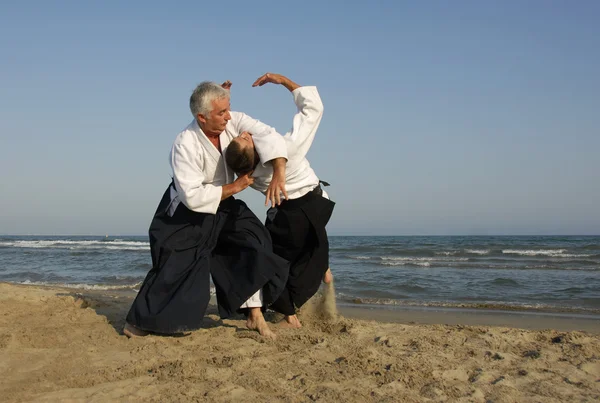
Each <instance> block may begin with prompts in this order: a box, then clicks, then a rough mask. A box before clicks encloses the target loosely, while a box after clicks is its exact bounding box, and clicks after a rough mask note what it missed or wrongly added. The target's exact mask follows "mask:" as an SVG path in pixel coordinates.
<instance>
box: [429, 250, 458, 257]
mask: <svg viewBox="0 0 600 403" xmlns="http://www.w3.org/2000/svg"><path fill="white" fill-rule="evenodd" d="M458 252H459V251H457V250H445V251H441V252H435V254H436V255H444V256H452V255H456V254H457V253H458Z"/></svg>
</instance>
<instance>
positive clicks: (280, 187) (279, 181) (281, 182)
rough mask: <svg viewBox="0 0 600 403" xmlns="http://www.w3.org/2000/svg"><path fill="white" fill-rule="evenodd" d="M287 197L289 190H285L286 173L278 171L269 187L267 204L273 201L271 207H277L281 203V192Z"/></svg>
mask: <svg viewBox="0 0 600 403" xmlns="http://www.w3.org/2000/svg"><path fill="white" fill-rule="evenodd" d="M282 193H283V197H285V198H286V199H287V197H288V195H287V191H286V190H285V174H283V175H282V174H280V173H277V172H274V173H273V178H272V179H271V183H270V184H269V187H268V188H267V198H266V199H265V206H268V205H269V201H271V207H275V206H278V205H280V204H281V194H282Z"/></svg>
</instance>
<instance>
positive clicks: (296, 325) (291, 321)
mask: <svg viewBox="0 0 600 403" xmlns="http://www.w3.org/2000/svg"><path fill="white" fill-rule="evenodd" d="M281 324H282V325H283V326H285V327H291V328H292V329H300V328H301V327H302V323H300V320H299V319H298V317H297V316H296V315H285V318H283V319H282V320H281Z"/></svg>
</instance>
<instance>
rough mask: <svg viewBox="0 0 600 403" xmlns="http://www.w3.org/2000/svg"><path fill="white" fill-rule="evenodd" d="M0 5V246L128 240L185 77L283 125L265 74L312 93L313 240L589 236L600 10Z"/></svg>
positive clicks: (259, 209)
mask: <svg viewBox="0 0 600 403" xmlns="http://www.w3.org/2000/svg"><path fill="white" fill-rule="evenodd" d="M13 3H14V4H12V5H9V4H6V2H5V3H3V4H2V5H0V52H1V55H2V60H3V61H2V63H0V88H1V91H0V187H1V189H2V192H1V194H2V196H1V198H0V233H3V234H144V233H146V231H147V228H148V225H149V222H150V219H151V217H152V214H153V213H154V210H155V208H156V205H157V204H158V201H159V199H160V197H161V195H162V192H163V191H164V189H165V187H166V186H167V184H168V183H169V180H170V177H169V175H170V167H169V164H168V154H169V150H170V147H171V144H172V141H173V139H174V138H175V136H176V135H177V133H178V132H179V131H180V130H182V129H183V128H184V127H185V126H186V125H187V124H188V123H189V122H190V121H191V118H192V116H191V114H190V112H189V109H188V99H189V95H190V93H191V91H192V90H193V88H194V87H195V85H196V84H198V83H199V82H200V81H204V80H213V81H219V82H220V81H225V80H231V81H232V82H233V88H232V107H233V109H234V110H239V111H243V112H246V113H248V114H249V115H251V116H253V117H255V118H258V119H260V120H262V121H264V122H265V123H268V124H270V125H272V126H274V127H276V128H277V129H278V131H279V132H280V133H282V134H283V133H285V132H286V131H287V130H288V129H289V128H290V126H291V119H292V116H293V114H294V112H295V107H294V104H293V102H292V99H291V96H290V95H289V93H287V91H286V90H285V89H283V88H279V87H275V86H274V87H263V88H251V83H252V82H253V81H254V79H255V78H256V77H258V76H259V75H261V74H263V73H265V72H267V71H272V72H277V73H282V74H285V75H288V76H289V77H291V78H292V79H293V80H295V81H297V82H299V83H300V84H305V85H316V86H317V87H318V88H319V91H320V93H321V97H322V99H323V102H324V105H325V115H324V117H323V121H322V123H321V126H320V129H319V131H318V133H317V137H316V139H315V142H314V143H313V147H312V149H311V151H310V153H309V160H310V162H311V164H312V166H313V167H314V168H315V171H316V172H317V174H318V175H319V176H320V177H321V178H322V179H324V180H326V181H328V182H330V183H331V184H332V186H331V187H330V188H328V192H329V193H330V195H331V196H332V198H333V199H334V200H335V201H336V202H337V205H336V210H335V212H334V216H333V218H332V221H331V222H330V225H329V227H328V228H329V232H330V233H331V234H334V235H352V234H356V235H362V234H365V235H371V234H373V235H375V234H381V235H387V234H389V235H421V234H432V235H435V234H439V235H444V234H598V233H600V212H599V210H598V208H599V206H600V180H599V179H598V178H599V177H600V157H599V150H600V130H599V128H600V117H599V116H600V113H599V112H598V111H599V110H600V97H599V95H598V94H600V77H599V73H598V72H599V71H600V24H598V20H599V18H600V2H596V1H584V0H582V1H577V2H567V1H551V0H547V1H546V0H538V1H502V2H500V1H453V2H449V1H427V2H421V1H419V2H418V1H412V2H401V1H397V2H396V1H373V2H333V1H332V2H317V1H305V2H275V1H273V2H235V1H231V2H227V3H218V2H212V3H210V4H209V5H207V4H205V3H207V2H198V1H194V2H191V1H190V2H170V3H167V2H152V1H145V2H134V1H131V2H116V1H102V2H92V1H90V2H79V1H70V2H67V1H63V2H60V1H55V2H35V1H22V2H18V3H17V2H13ZM240 197H241V198H242V199H244V200H246V201H247V202H248V204H249V205H250V207H251V208H252V209H253V210H254V211H255V213H256V214H257V215H258V216H259V217H261V218H263V217H264V211H265V209H264V207H263V206H262V202H263V197H262V196H261V195H260V194H258V193H256V192H255V191H245V192H243V193H242V194H241V195H240Z"/></svg>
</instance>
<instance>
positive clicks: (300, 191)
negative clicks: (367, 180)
mask: <svg viewBox="0 0 600 403" xmlns="http://www.w3.org/2000/svg"><path fill="white" fill-rule="evenodd" d="M292 95H293V96H294V102H295V103H296V106H297V107H298V113H296V115H295V116H294V122H293V126H292V131H291V132H289V133H287V134H286V135H285V136H283V138H284V140H285V144H286V146H287V153H288V160H287V163H286V166H285V190H286V191H287V193H288V198H289V199H298V198H300V197H302V196H304V195H305V194H307V193H308V192H310V191H311V190H313V189H314V188H315V187H316V186H317V185H318V184H319V178H318V177H317V175H316V174H315V171H313V169H312V168H311V167H310V164H309V162H308V160H307V159H306V154H307V153H308V150H309V149H310V146H311V145H312V142H313V140H314V138H315V133H316V132H317V129H318V127H319V123H321V118H322V117H323V103H322V102H321V97H320V96H319V92H318V91H317V87H313V86H307V87H300V88H296V89H295V90H294V91H293V92H292ZM252 138H253V140H254V145H255V147H257V144H256V137H255V136H252ZM259 155H260V153H259ZM260 160H261V161H263V159H262V156H261V159H260ZM252 176H253V177H254V184H253V185H252V188H254V189H256V190H258V191H259V192H262V193H266V191H267V188H268V187H269V184H270V183H271V178H272V177H273V167H272V166H271V165H270V164H269V165H264V164H262V165H259V166H257V167H256V169H255V170H254V173H253V174H252Z"/></svg>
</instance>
